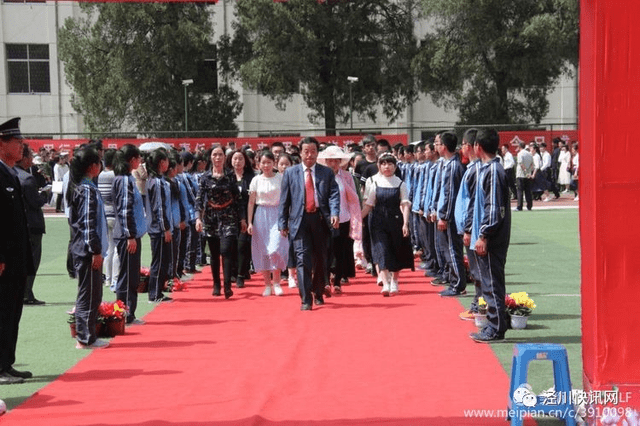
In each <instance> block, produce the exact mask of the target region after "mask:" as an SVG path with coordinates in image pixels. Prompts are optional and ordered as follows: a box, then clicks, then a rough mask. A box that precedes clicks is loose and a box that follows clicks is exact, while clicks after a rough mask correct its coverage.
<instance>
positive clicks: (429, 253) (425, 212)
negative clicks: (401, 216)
mask: <svg viewBox="0 0 640 426" xmlns="http://www.w3.org/2000/svg"><path fill="white" fill-rule="evenodd" d="M427 142H428V143H426V144H425V146H424V156H425V159H426V161H425V171H424V176H425V179H424V183H423V191H424V192H423V196H422V200H421V204H420V211H419V212H420V214H421V215H422V217H421V218H420V223H421V226H422V227H423V233H424V245H425V248H424V261H425V268H424V269H425V271H424V275H425V277H433V278H434V279H435V277H437V276H438V271H439V270H440V265H441V263H440V259H439V257H438V254H437V250H436V242H435V232H436V227H435V223H434V222H433V221H431V220H430V213H431V212H430V211H429V205H430V204H431V201H432V200H433V196H434V190H433V189H434V184H435V178H436V172H437V170H438V166H439V164H440V163H439V162H438V160H439V156H438V152H437V151H436V149H435V146H434V144H433V138H429V140H428V141H427Z"/></svg>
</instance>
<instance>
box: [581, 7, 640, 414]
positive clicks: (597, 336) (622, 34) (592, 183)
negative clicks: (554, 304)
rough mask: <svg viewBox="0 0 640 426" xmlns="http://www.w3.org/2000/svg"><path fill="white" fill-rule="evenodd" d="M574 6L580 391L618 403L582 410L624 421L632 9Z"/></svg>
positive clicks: (634, 368) (631, 328) (637, 120)
mask: <svg viewBox="0 0 640 426" xmlns="http://www.w3.org/2000/svg"><path fill="white" fill-rule="evenodd" d="M580 6H581V12H580V70H579V82H580V83H579V84H580V107H579V115H580V149H579V152H580V179H579V180H580V188H579V193H580V207H581V208H580V243H581V254H582V265H581V273H582V344H583V345H582V352H583V353H582V356H583V363H584V385H585V390H587V394H588V395H590V397H592V398H598V397H603V396H608V397H612V395H613V392H611V393H609V392H606V393H605V392H603V391H617V393H618V395H619V400H618V401H613V402H610V403H609V404H606V403H605V404H601V403H600V404H599V403H598V402H597V401H592V402H594V405H592V406H591V408H592V409H593V410H595V413H594V414H602V408H603V406H609V407H614V408H615V409H616V410H618V411H620V412H621V413H623V414H624V409H625V408H632V409H635V410H637V411H640V309H639V308H638V307H639V306H640V18H639V17H640V1H637V0H620V1H615V2H614V1H607V0H582V1H581V5H580ZM629 396H630V397H631V400H630V401H627V399H628V397H629ZM598 410H601V412H600V413H598ZM623 418H624V417H623ZM589 424H600V422H599V421H596V419H595V418H594V419H592V420H591V421H590V422H589ZM618 424H622V422H621V421H620V422H619V423H618Z"/></svg>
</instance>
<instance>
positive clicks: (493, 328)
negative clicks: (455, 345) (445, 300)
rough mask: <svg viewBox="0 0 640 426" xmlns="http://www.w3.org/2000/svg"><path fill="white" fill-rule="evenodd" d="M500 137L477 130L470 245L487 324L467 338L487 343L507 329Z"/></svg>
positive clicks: (505, 200) (506, 206)
mask: <svg viewBox="0 0 640 426" xmlns="http://www.w3.org/2000/svg"><path fill="white" fill-rule="evenodd" d="M499 143H500V137H499V136H498V132H497V131H496V130H495V129H480V130H479V131H478V134H477V136H476V146H475V150H476V155H477V156H478V158H480V160H481V161H482V166H481V168H480V170H479V171H478V178H477V183H476V194H475V199H474V208H473V225H472V229H471V239H470V246H469V248H470V249H471V250H475V252H476V254H477V260H478V268H477V270H478V273H479V275H480V276H479V279H480V285H481V287H482V297H483V298H484V300H485V301H486V302H487V320H488V324H487V325H486V326H485V327H484V328H483V329H482V330H480V331H478V332H477V333H472V334H471V335H470V337H471V338H472V339H473V340H475V341H476V342H480V343H489V342H495V341H500V340H503V339H504V334H505V332H506V331H507V328H508V322H507V320H508V318H507V312H506V308H505V294H506V288H505V287H506V285H505V265H506V262H507V251H508V249H509V241H510V238H511V210H510V200H509V186H508V183H507V176H506V173H505V171H504V169H503V167H502V166H501V165H500V160H499V159H498V158H497V156H496V153H497V151H498V145H499Z"/></svg>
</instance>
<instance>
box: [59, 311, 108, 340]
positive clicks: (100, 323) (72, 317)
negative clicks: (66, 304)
mask: <svg viewBox="0 0 640 426" xmlns="http://www.w3.org/2000/svg"><path fill="white" fill-rule="evenodd" d="M67 314H69V316H68V317H67V324H69V330H70V331H71V337H73V338H74V339H75V338H76V336H77V335H78V332H77V330H76V310H75V308H74V309H72V310H71V311H68V312H67ZM103 329H104V318H102V317H100V316H98V320H97V321H96V336H100V335H102V330H103Z"/></svg>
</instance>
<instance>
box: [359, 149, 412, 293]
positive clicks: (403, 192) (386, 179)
mask: <svg viewBox="0 0 640 426" xmlns="http://www.w3.org/2000/svg"><path fill="white" fill-rule="evenodd" d="M396 164H397V160H396V158H395V157H394V156H393V155H391V154H383V155H381V156H380V158H379V159H378V173H377V174H375V175H373V176H371V177H370V178H369V179H367V182H366V187H365V197H364V198H365V201H364V209H363V210H362V217H363V218H365V217H366V216H369V218H368V219H369V230H370V232H371V252H372V253H371V254H372V257H373V263H375V264H376V266H377V268H378V275H379V276H380V277H381V278H382V295H383V296H385V297H386V296H389V295H390V294H391V295H393V294H396V293H398V277H399V272H400V270H401V269H411V270H413V269H414V264H413V253H412V250H411V242H410V241H409V211H410V208H411V202H410V201H409V198H408V192H407V187H406V185H405V183H404V182H402V180H401V179H400V178H399V177H397V176H395V171H396Z"/></svg>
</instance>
